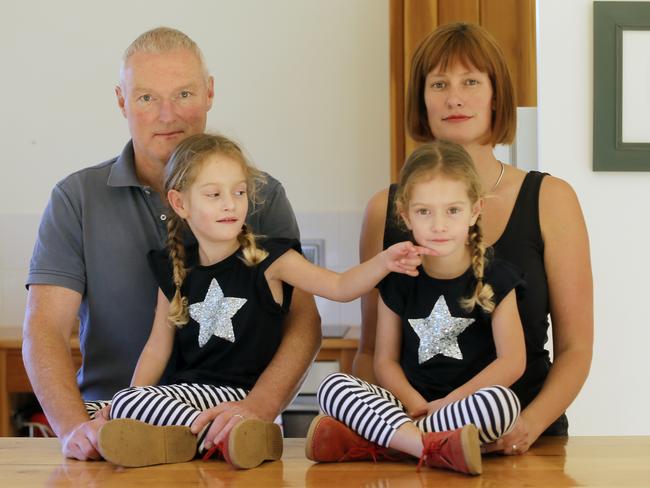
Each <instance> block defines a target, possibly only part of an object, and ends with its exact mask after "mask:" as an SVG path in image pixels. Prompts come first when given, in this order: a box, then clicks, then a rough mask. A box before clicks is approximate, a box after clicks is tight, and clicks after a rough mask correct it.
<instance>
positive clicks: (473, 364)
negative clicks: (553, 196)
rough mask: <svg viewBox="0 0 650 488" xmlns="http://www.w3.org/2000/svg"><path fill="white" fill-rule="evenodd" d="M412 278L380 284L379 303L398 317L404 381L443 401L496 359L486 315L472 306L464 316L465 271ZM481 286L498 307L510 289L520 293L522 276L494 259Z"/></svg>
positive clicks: (469, 287)
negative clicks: (442, 277) (489, 291)
mask: <svg viewBox="0 0 650 488" xmlns="http://www.w3.org/2000/svg"><path fill="white" fill-rule="evenodd" d="M419 272H420V274H419V275H418V276H417V277H415V278H413V277H410V276H407V275H403V274H396V273H391V274H389V275H388V276H387V277H386V278H384V279H383V280H382V281H381V283H379V285H378V288H379V292H380V294H381V298H382V300H383V301H384V303H385V304H386V306H387V307H388V308H390V309H391V310H392V311H393V312H395V313H396V314H397V315H399V316H400V317H401V319H402V320H401V322H402V347H401V357H400V363H401V366H402V369H403V370H404V374H405V375H406V378H407V379H408V380H409V382H410V383H411V385H412V386H413V387H414V388H415V389H416V390H417V391H418V392H419V393H420V394H421V395H422V396H423V397H424V399H425V400H426V401H432V400H436V399H438V398H443V397H444V396H446V395H447V394H449V393H450V392H451V391H453V390H454V389H456V388H458V387H459V386H461V385H463V384H464V383H466V382H467V381H469V380H470V379H472V378H473V377H474V376H476V374H477V373H479V372H480V371H481V370H483V369H484V368H485V367H486V366H487V365H488V364H490V363H491V362H492V361H493V360H494V359H495V358H496V348H495V345H494V339H493V337H492V326H491V320H490V314H488V313H485V312H484V311H483V309H482V308H480V307H479V306H476V307H475V308H474V310H473V311H472V312H469V313H468V312H466V311H464V310H463V309H462V308H461V306H460V303H459V301H460V299H462V298H464V297H468V296H470V295H471V294H472V292H473V290H474V288H475V286H476V278H475V277H474V273H473V271H472V268H471V267H470V268H469V269H468V270H467V271H466V272H465V273H463V274H462V275H461V276H458V277H457V278H453V279H450V280H440V279H435V278H432V277H430V276H428V275H427V274H426V273H425V272H424V269H423V268H422V266H420V268H419ZM485 282H486V283H489V284H490V285H491V286H492V289H493V290H494V301H495V304H496V305H498V304H499V303H500V302H501V300H502V299H503V298H504V297H505V296H506V295H507V294H508V293H509V292H510V291H512V290H513V289H517V293H520V292H521V291H523V286H524V280H523V273H522V272H521V271H520V270H519V269H518V268H516V267H515V266H514V265H512V264H510V263H508V262H506V261H503V260H499V259H492V260H490V261H489V262H488V266H487V268H486V270H485Z"/></svg>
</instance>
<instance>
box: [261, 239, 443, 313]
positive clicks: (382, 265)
mask: <svg viewBox="0 0 650 488" xmlns="http://www.w3.org/2000/svg"><path fill="white" fill-rule="evenodd" d="M421 254H429V255H435V252H434V251H432V250H431V249H427V248H424V247H420V246H416V245H414V244H413V243H412V242H409V241H404V242H400V243H397V244H394V245H392V246H391V247H389V248H388V249H386V250H385V251H382V252H380V253H379V254H377V255H376V256H374V257H372V258H371V259H370V260H369V261H366V262H365V263H361V264H359V265H357V266H354V267H352V268H350V269H348V270H347V271H345V272H343V273H337V272H335V271H330V270H329V269H325V268H321V267H320V266H316V265H314V264H312V263H310V262H309V261H307V260H306V259H305V258H304V257H303V256H302V255H301V254H299V253H297V252H296V251H294V250H293V249H290V250H289V251H287V252H286V253H284V254H283V255H282V256H280V257H279V258H278V259H277V260H275V262H274V263H273V264H271V265H270V266H269V267H268V269H267V270H266V271H265V273H264V275H265V276H266V279H267V280H268V281H269V282H271V281H273V280H279V281H284V282H285V283H289V284H290V285H293V286H295V287H296V288H300V289H301V290H304V291H306V292H308V293H311V294H313V295H318V296H321V297H325V298H328V299H330V300H336V301H337V302H348V301H350V300H354V299H355V298H358V297H360V296H361V295H363V294H364V293H367V292H368V291H370V290H372V288H373V287H374V286H375V285H376V284H377V283H379V282H380V281H381V280H382V278H384V277H385V276H386V275H387V274H388V273H390V272H396V273H405V274H408V275H410V276H417V274H418V271H417V269H416V266H417V265H413V264H412V262H413V261H414V260H415V261H416V262H417V263H418V264H419V262H420V259H419V256H420V255H421Z"/></svg>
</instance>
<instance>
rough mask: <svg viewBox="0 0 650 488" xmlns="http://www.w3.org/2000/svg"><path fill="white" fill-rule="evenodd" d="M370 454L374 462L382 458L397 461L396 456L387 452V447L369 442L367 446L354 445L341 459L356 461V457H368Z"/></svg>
mask: <svg viewBox="0 0 650 488" xmlns="http://www.w3.org/2000/svg"><path fill="white" fill-rule="evenodd" d="M368 456H370V457H371V458H372V460H373V462H375V463H376V462H377V461H378V460H380V459H386V460H388V461H397V460H398V459H397V458H396V457H393V456H391V455H390V454H388V453H387V452H386V448H385V447H381V446H378V445H377V444H375V443H372V442H369V443H368V445H366V446H354V447H351V448H350V449H349V450H348V452H346V453H345V454H344V455H343V456H341V457H340V458H339V462H341V461H354V460H355V459H357V460H359V459H367V458H368Z"/></svg>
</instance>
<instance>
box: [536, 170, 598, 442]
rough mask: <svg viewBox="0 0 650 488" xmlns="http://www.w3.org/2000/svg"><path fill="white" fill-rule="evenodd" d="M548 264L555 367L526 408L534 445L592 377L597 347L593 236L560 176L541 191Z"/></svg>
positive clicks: (571, 193)
mask: <svg viewBox="0 0 650 488" xmlns="http://www.w3.org/2000/svg"><path fill="white" fill-rule="evenodd" d="M540 223H541V228H542V237H543V239H544V266H545V269H546V277H547V282H548V289H549V301H550V308H551V323H552V326H553V366H552V367H551V370H550V372H549V375H548V377H547V379H546V382H545V383H544V386H543V388H542V391H541V392H540V393H539V395H537V397H536V398H535V399H534V400H533V401H532V402H531V404H530V405H528V407H527V408H526V409H525V410H524V412H523V417H524V418H525V421H526V423H527V424H528V428H529V438H530V439H531V442H530V443H531V444H532V442H534V441H535V440H536V439H537V437H538V436H539V435H540V434H541V433H542V432H544V430H546V428H547V427H548V426H549V425H551V423H553V421H555V420H556V419H557V418H558V417H559V416H560V415H562V413H564V411H565V410H566V409H567V408H568V407H569V405H571V403H572V402H573V400H575V398H576V396H578V393H579V392H580V389H581V388H582V385H583V384H584V382H585V380H586V379H587V375H588V374H589V368H590V366H591V355H592V349H593V334H594V318H593V282H592V275H591V258H590V255H589V237H588V235H587V227H586V225H585V221H584V217H583V215H582V210H581V208H580V203H579V202H578V197H577V196H576V194H575V192H574V191H573V189H572V188H571V186H570V185H569V184H568V183H566V182H565V181H563V180H560V179H559V178H553V177H546V178H544V180H543V182H542V187H541V191H540Z"/></svg>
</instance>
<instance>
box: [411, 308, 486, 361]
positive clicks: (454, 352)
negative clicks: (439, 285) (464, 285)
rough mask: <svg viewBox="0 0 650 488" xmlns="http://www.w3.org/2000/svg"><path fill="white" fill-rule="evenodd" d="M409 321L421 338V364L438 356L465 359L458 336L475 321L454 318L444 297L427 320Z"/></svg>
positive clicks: (419, 352)
mask: <svg viewBox="0 0 650 488" xmlns="http://www.w3.org/2000/svg"><path fill="white" fill-rule="evenodd" d="M408 320H409V324H411V327H413V330H414V331H415V333H416V334H417V335H418V337H419V338H420V347H419V348H418V360H419V362H420V364H422V363H424V362H426V361H428V360H429V359H431V358H432V357H433V356H435V355H436V354H443V355H444V356H447V357H450V358H454V359H463V353H462V352H460V347H458V335H459V334H460V333H461V332H462V331H464V330H465V329H466V328H467V326H469V324H471V323H472V322H474V319H464V318H460V317H452V316H451V313H449V307H447V302H446V301H445V297H444V296H443V295H440V298H438V300H437V301H436V304H435V305H434V306H433V309H432V310H431V313H430V314H429V316H428V317H427V318H424V319H408Z"/></svg>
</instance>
